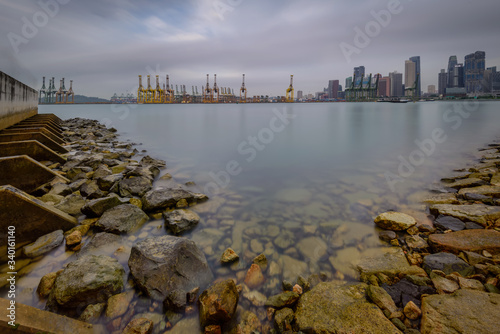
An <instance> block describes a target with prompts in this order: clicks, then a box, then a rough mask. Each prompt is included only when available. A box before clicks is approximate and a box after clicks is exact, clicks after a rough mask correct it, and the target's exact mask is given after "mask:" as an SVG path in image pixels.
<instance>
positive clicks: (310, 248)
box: [297, 237, 328, 263]
mask: <svg viewBox="0 0 500 334" xmlns="http://www.w3.org/2000/svg"><path fill="white" fill-rule="evenodd" d="M297 249H298V250H299V252H300V253H301V254H302V256H303V257H304V258H305V259H306V261H307V262H313V263H316V262H318V261H319V260H320V259H321V258H322V257H323V256H325V254H326V251H327V249H328V246H327V245H326V242H324V241H323V239H321V238H319V237H308V238H304V239H301V240H300V241H299V242H298V243H297Z"/></svg>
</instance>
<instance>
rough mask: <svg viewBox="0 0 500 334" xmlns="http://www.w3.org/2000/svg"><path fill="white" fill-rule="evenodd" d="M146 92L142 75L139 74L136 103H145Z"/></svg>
mask: <svg viewBox="0 0 500 334" xmlns="http://www.w3.org/2000/svg"><path fill="white" fill-rule="evenodd" d="M146 96H147V92H146V90H145V89H144V86H143V85H142V75H139V88H137V103H146V99H147V97H146Z"/></svg>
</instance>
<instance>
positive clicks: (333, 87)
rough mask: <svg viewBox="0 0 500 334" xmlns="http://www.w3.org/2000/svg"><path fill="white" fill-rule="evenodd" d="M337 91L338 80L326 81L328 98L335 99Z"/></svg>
mask: <svg viewBox="0 0 500 334" xmlns="http://www.w3.org/2000/svg"><path fill="white" fill-rule="evenodd" d="M338 92H339V81H338V80H330V81H328V98H329V99H336V98H337V96H338Z"/></svg>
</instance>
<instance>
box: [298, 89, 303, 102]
mask: <svg viewBox="0 0 500 334" xmlns="http://www.w3.org/2000/svg"><path fill="white" fill-rule="evenodd" d="M303 98H304V92H303V91H301V90H298V91H297V99H298V100H302V99H303Z"/></svg>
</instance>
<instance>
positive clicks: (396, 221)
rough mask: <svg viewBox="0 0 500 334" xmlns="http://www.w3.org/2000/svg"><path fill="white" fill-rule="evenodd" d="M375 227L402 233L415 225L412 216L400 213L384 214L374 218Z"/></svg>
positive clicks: (390, 212) (415, 222)
mask: <svg viewBox="0 0 500 334" xmlns="http://www.w3.org/2000/svg"><path fill="white" fill-rule="evenodd" d="M375 224H377V226H379V227H381V228H383V229H386V230H391V231H403V230H407V229H408V228H410V227H412V226H414V225H416V224H417V221H416V220H415V218H413V217H412V216H409V215H407V214H405V213H401V212H394V211H389V212H384V213H382V214H380V215H378V216H377V218H375Z"/></svg>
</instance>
